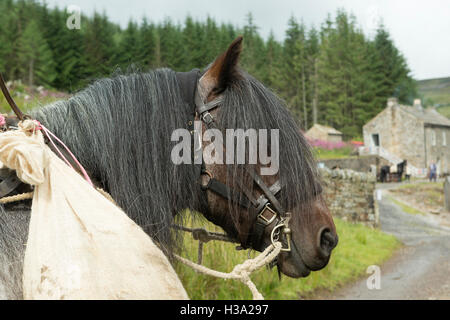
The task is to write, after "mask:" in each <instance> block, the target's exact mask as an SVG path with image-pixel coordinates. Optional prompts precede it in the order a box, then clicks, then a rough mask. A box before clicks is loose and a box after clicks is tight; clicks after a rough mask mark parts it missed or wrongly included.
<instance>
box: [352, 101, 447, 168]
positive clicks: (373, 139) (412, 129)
mask: <svg viewBox="0 0 450 320" xmlns="http://www.w3.org/2000/svg"><path fill="white" fill-rule="evenodd" d="M363 136H364V148H363V149H362V150H360V151H363V152H360V153H365V154H367V153H369V154H378V155H380V156H382V157H384V158H386V159H388V160H390V161H391V162H392V163H393V164H396V163H398V162H401V161H402V160H407V161H408V164H409V165H410V168H411V169H412V174H413V175H417V176H424V175H425V174H426V172H427V168H428V167H429V165H430V164H431V162H432V161H433V162H434V163H436V164H437V168H438V174H449V173H450V120H449V119H448V118H446V117H445V116H443V115H441V114H439V113H438V112H437V111H436V110H435V109H434V108H427V109H425V108H423V107H422V105H421V101H420V99H416V100H414V105H413V106H405V105H400V104H399V103H398V102H397V99H395V98H390V99H388V102H387V107H386V108H385V109H384V110H383V111H381V112H380V113H379V114H378V115H377V116H375V117H374V118H373V119H372V120H370V121H369V122H368V123H366V124H365V125H364V126H363Z"/></svg>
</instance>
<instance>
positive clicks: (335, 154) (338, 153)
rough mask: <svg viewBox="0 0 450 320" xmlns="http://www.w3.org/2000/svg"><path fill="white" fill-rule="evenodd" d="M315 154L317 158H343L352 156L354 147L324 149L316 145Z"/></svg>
mask: <svg viewBox="0 0 450 320" xmlns="http://www.w3.org/2000/svg"><path fill="white" fill-rule="evenodd" d="M313 150H314V154H315V156H316V158H317V159H323V160H325V159H342V158H352V157H354V156H352V155H351V154H352V152H353V149H352V148H351V147H344V148H339V149H331V150H328V149H323V148H318V147H314V148H313Z"/></svg>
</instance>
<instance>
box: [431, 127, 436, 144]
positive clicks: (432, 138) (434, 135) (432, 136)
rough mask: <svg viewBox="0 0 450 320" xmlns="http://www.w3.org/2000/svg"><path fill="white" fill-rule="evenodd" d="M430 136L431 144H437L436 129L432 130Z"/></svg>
mask: <svg viewBox="0 0 450 320" xmlns="http://www.w3.org/2000/svg"><path fill="white" fill-rule="evenodd" d="M430 136H431V145H432V146H435V145H436V132H435V131H434V130H431V132H430Z"/></svg>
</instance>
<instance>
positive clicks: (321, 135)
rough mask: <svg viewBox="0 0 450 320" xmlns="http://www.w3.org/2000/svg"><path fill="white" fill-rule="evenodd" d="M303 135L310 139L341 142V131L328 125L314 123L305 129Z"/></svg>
mask: <svg viewBox="0 0 450 320" xmlns="http://www.w3.org/2000/svg"><path fill="white" fill-rule="evenodd" d="M305 136H306V137H308V138H309V139H311V140H316V139H318V140H323V141H330V142H341V141H342V132H340V131H338V130H336V129H334V128H332V127H328V126H324V125H321V124H318V123H316V124H315V125H313V126H312V127H311V128H310V129H309V130H308V131H306V133H305Z"/></svg>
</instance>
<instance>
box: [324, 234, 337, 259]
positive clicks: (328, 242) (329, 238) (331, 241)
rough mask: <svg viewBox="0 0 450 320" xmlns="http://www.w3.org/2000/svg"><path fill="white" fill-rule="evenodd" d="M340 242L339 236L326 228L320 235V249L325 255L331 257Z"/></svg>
mask: <svg viewBox="0 0 450 320" xmlns="http://www.w3.org/2000/svg"><path fill="white" fill-rule="evenodd" d="M337 242H338V237H337V235H335V234H333V233H332V232H331V231H330V230H329V229H328V228H325V229H324V230H323V231H322V232H321V234H320V249H321V251H322V252H323V254H324V255H326V256H329V255H330V254H331V251H332V250H333V249H334V247H336V245H337Z"/></svg>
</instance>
